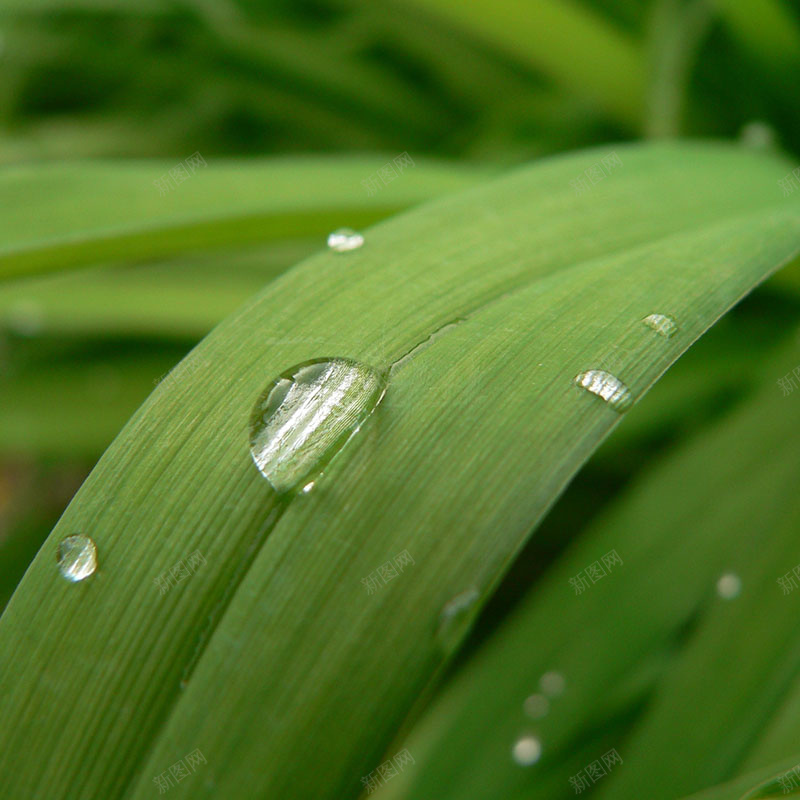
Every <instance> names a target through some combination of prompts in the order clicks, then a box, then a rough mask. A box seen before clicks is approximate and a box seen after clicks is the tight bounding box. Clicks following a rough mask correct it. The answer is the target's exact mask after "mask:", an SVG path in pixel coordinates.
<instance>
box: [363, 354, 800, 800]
mask: <svg viewBox="0 0 800 800" xmlns="http://www.w3.org/2000/svg"><path fill="white" fill-rule="evenodd" d="M795 352H796V346H795V345H794V343H792V345H791V346H783V347H781V348H780V350H779V351H778V352H777V353H773V354H772V355H771V356H770V358H769V359H767V360H766V363H765V364H764V365H763V366H762V367H761V368H760V370H759V372H760V383H761V390H760V391H759V392H758V393H757V394H756V395H755V396H754V397H752V398H750V399H748V400H747V401H746V402H745V403H743V404H742V405H741V406H740V407H739V408H736V409H735V410H734V412H732V413H731V414H729V415H727V417H726V418H723V419H722V420H720V421H719V422H718V423H717V424H715V425H713V426H712V427H710V428H709V429H708V430H706V431H703V432H702V433H701V434H700V435H698V436H696V437H694V438H693V439H691V440H689V441H688V442H686V443H685V444H684V445H683V446H682V447H680V448H678V449H677V450H675V451H674V452H672V453H671V454H669V455H668V456H667V457H665V458H664V459H663V460H662V461H660V462H657V463H656V465H655V466H654V467H653V468H652V469H651V470H650V471H649V473H646V474H645V475H643V476H642V477H641V478H640V479H639V480H638V481H637V483H636V484H635V485H634V486H633V487H632V488H631V489H630V490H629V491H628V492H626V493H625V494H624V495H623V496H621V497H620V498H619V500H618V501H617V502H616V503H614V504H613V506H612V507H611V508H610V509H608V510H607V512H606V513H604V514H603V515H602V516H601V517H600V518H599V519H598V520H597V521H596V523H595V524H593V525H592V526H590V528H589V529H588V530H587V531H586V532H584V533H582V535H581V536H580V538H579V539H578V540H577V541H576V542H575V544H574V545H573V546H572V547H571V548H570V549H569V550H568V551H567V552H566V553H565V554H564V556H563V557H562V558H561V559H560V560H559V561H558V562H557V563H556V564H555V565H554V566H553V567H552V568H551V569H550V570H549V571H548V574H547V576H546V578H545V579H544V581H543V583H542V584H541V585H539V586H537V587H535V588H534V590H533V591H532V592H531V593H530V597H529V599H528V600H527V602H526V603H525V604H524V605H523V606H522V608H521V609H519V611H518V612H517V613H516V614H515V615H514V616H513V617H512V619H511V620H509V622H508V623H507V624H506V625H505V626H504V628H503V630H502V631H501V632H499V633H498V634H497V635H496V636H495V637H494V638H493V639H492V640H491V642H490V643H489V644H488V645H487V646H486V647H484V648H483V649H482V650H481V651H479V653H478V654H477V656H476V658H475V659H474V661H473V662H471V663H470V664H468V665H467V667H466V668H465V670H464V672H463V673H462V674H461V675H460V676H459V677H458V678H457V679H456V681H455V683H454V685H453V686H452V687H451V688H450V689H449V690H448V691H446V692H445V693H444V695H443V696H442V697H441V699H440V700H438V702H437V703H435V704H434V706H433V707H432V708H431V710H430V711H429V713H428V714H427V715H426V717H425V718H424V719H423V720H422V721H421V723H420V725H419V726H418V729H415V730H414V731H413V732H412V733H411V736H410V738H409V739H408V741H407V742H406V743H405V746H407V747H408V748H409V750H410V751H411V752H413V753H414V754H415V757H416V759H417V761H418V764H419V767H418V769H417V771H416V772H409V774H408V785H403V782H402V781H396V782H395V781H393V782H392V784H391V785H390V786H387V792H386V796H388V797H403V798H424V797H430V796H431V794H432V793H433V792H434V791H436V795H437V797H441V798H442V799H443V800H446V799H447V798H451V797H453V798H455V797H460V798H483V797H487V796H489V794H490V793H491V792H495V793H496V794H497V796H500V797H507V798H516V797H526V798H539V797H541V798H545V797H552V796H554V793H555V792H557V791H559V786H560V792H561V793H563V792H565V790H566V791H569V789H570V787H569V784H568V782H567V778H568V777H569V776H570V775H576V774H578V773H579V772H580V771H581V770H582V769H583V768H584V767H585V766H586V764H588V763H590V762H593V761H595V760H597V759H599V758H600V757H601V755H602V754H603V753H606V752H607V751H608V750H610V749H612V748H614V749H617V750H618V752H619V753H620V755H621V757H622V758H623V762H624V766H622V767H614V768H612V770H611V771H610V773H609V774H608V775H607V776H606V777H604V778H603V780H602V782H601V783H598V785H597V786H596V787H595V791H596V792H598V793H599V795H600V796H603V797H643V796H647V797H648V798H654V799H655V798H674V797H676V795H679V794H682V793H684V792H690V791H696V790H697V789H700V788H702V787H703V786H705V785H709V784H714V783H717V782H719V781H722V780H726V779H727V778H729V777H730V776H732V775H733V774H735V772H736V770H737V768H738V765H739V764H740V763H741V760H742V759H743V757H744V756H745V755H746V753H747V752H748V748H752V747H753V745H754V743H755V742H756V741H757V739H758V737H759V736H760V735H762V733H763V730H764V729H765V728H766V727H767V721H768V720H769V719H770V716H771V715H773V714H775V713H776V703H777V702H778V700H779V699H780V698H781V697H782V696H783V694H784V693H785V692H786V690H787V686H788V685H789V683H790V681H791V680H792V679H793V676H794V675H795V674H796V668H797V652H798V647H797V636H796V634H795V635H794V636H792V633H791V631H792V628H793V627H796V620H795V614H794V606H793V605H791V604H790V603H787V600H791V598H786V597H784V596H782V594H781V591H780V589H779V587H778V585H777V583H776V578H777V577H778V576H780V575H782V574H784V573H785V572H786V571H787V570H788V569H790V568H791V567H792V566H793V565H794V562H795V561H796V558H794V560H793V556H792V552H793V549H794V548H795V541H794V538H795V537H794V533H795V530H796V525H795V523H794V520H795V519H796V516H797V513H798V512H800V507H799V504H798V500H800V498H796V497H795V496H794V495H796V493H794V495H793V493H792V491H791V488H790V487H791V486H793V485H795V484H796V483H797V480H798V478H800V474H798V473H800V465H798V461H797V458H796V457H795V454H794V453H792V452H791V448H786V447H784V446H783V443H784V442H786V441H788V440H789V439H790V437H791V436H792V433H791V432H792V431H794V430H796V429H797V425H798V418H800V407H798V405H797V403H794V402H791V400H789V399H788V398H785V397H783V396H782V393H781V391H780V389H779V388H778V387H777V386H776V385H775V382H774V377H773V376H775V375H780V374H783V373H784V372H785V371H786V364H787V361H788V360H789V359H791V358H792V357H793V354H794V353H795ZM790 498H792V500H791V501H790ZM787 503H789V504H788V505H787ZM764 530H769V532H770V535H769V537H765V536H763V535H761V532H762V531H764ZM612 551H614V552H616V553H617V554H618V555H619V556H620V558H621V559H622V561H623V564H622V565H616V566H613V567H612V568H611V572H610V573H609V574H607V575H606V576H605V577H602V578H600V579H599V580H598V582H597V583H596V584H592V583H589V581H588V580H587V584H588V587H585V588H584V589H583V590H582V591H581V593H580V594H579V595H577V596H576V591H574V590H573V587H572V586H571V585H570V579H571V578H574V577H575V576H578V575H580V574H581V573H583V572H584V571H585V570H586V568H587V567H588V566H589V565H591V564H592V563H594V562H597V561H600V560H601V559H602V556H603V555H604V554H607V553H609V552H612ZM731 573H732V574H735V575H737V576H739V578H740V579H741V583H742V587H743V588H742V592H741V596H739V597H736V598H735V599H733V600H731V601H728V602H726V601H725V600H723V599H721V598H719V597H717V596H716V594H715V590H714V585H715V583H716V582H717V579H718V578H719V577H720V576H721V575H723V574H731ZM767 612H769V613H767ZM753 620H762V621H763V623H762V624H760V625H758V626H756V629H755V630H751V629H752V628H753V625H752V621H753ZM687 631H690V632H687ZM742 631H748V635H747V636H742V635H741V633H742ZM652 666H655V667H656V669H652ZM551 670H557V671H559V672H561V673H563V674H564V676H565V678H566V684H567V690H566V691H565V692H564V695H563V696H561V697H557V698H554V699H552V700H551V703H550V711H549V713H548V714H547V715H546V716H545V717H544V718H542V719H537V720H532V719H531V718H530V717H528V716H527V715H526V713H525V711H524V706H523V703H524V700H525V698H527V697H528V696H530V695H533V694H536V693H539V692H540V689H539V685H538V682H539V677H540V676H541V675H543V674H544V673H546V672H548V671H551ZM626 686H628V687H630V686H632V687H633V691H632V690H631V689H630V688H625V687H626ZM645 699H648V700H649V703H648V705H647V707H646V708H647V711H646V713H644V714H642V713H641V712H640V707H641V704H642V702H643V700H645ZM698 708H701V709H702V710H703V713H702V714H698V713H697V710H698ZM625 716H633V724H629V725H628V726H627V728H626V729H623V730H621V731H614V727H613V726H614V722H615V721H616V720H618V719H619V718H621V717H625ZM794 719H795V720H796V716H795V717H794ZM787 722H788V720H787ZM527 731H532V732H534V733H535V734H536V735H537V736H538V737H539V738H540V740H541V742H542V758H541V760H540V761H539V762H538V763H537V764H536V765H535V766H534V767H530V768H527V769H526V768H522V767H520V766H519V765H517V764H516V763H514V761H513V760H512V758H511V748H512V746H513V743H514V742H515V740H516V739H517V737H519V736H520V735H522V734H524V733H526V732H527ZM481 732H483V734H484V735H483V736H481ZM595 732H596V733H595ZM787 733H788V731H787ZM593 734H594V735H593ZM587 738H590V740H591V741H592V753H593V754H591V755H590V757H589V758H588V759H584V760H581V759H582V758H583V754H582V753H580V752H578V748H579V747H580V746H581V745H582V744H583V743H584V742H585V740H586V739H587ZM476 741H480V742H481V746H480V748H478V749H477V752H476V747H475V742H476ZM790 742H791V744H792V745H794V749H796V741H794V740H790V739H789V738H788V737H784V742H783V749H782V750H777V749H776V750H773V752H771V753H770V754H769V757H762V758H760V759H759V761H758V762H757V763H752V764H751V767H752V768H753V769H755V768H756V767H758V766H761V767H763V765H764V764H765V763H767V764H768V763H770V762H774V761H776V760H778V759H780V758H786V757H788V755H789V754H790V753H791V752H792V749H793V748H792V746H791V745H790ZM665 754H669V757H668V758H667V757H665ZM443 787H447V788H446V789H444V788H443ZM379 796H380V795H379Z"/></svg>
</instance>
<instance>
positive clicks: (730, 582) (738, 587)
mask: <svg viewBox="0 0 800 800" xmlns="http://www.w3.org/2000/svg"><path fill="white" fill-rule="evenodd" d="M741 591H742V579H741V578H740V577H739V576H738V575H736V574H734V573H733V572H726V573H725V574H724V575H722V576H720V579H719V580H718V581H717V594H718V595H719V596H720V597H721V598H722V599H723V600H733V599H734V598H735V597H738V596H739V593H740V592H741Z"/></svg>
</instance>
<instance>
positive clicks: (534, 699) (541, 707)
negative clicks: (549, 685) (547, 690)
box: [522, 694, 550, 719]
mask: <svg viewBox="0 0 800 800" xmlns="http://www.w3.org/2000/svg"><path fill="white" fill-rule="evenodd" d="M522 708H523V709H524V711H525V713H526V714H527V715H528V716H529V717H531V719H541V718H542V717H546V716H547V712H548V711H550V701H549V700H548V699H547V698H546V697H545V696H544V695H543V694H532V695H531V696H530V697H526V698H525V702H524V703H523V704H522Z"/></svg>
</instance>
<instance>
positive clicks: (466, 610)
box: [436, 588, 480, 650]
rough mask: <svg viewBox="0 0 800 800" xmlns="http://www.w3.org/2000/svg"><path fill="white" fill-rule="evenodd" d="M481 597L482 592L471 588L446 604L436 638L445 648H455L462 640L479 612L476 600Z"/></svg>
mask: <svg viewBox="0 0 800 800" xmlns="http://www.w3.org/2000/svg"><path fill="white" fill-rule="evenodd" d="M479 597H480V592H479V591H478V590H477V589H475V588H471V589H467V591H465V592H461V594H457V595H456V596H455V597H454V598H453V599H452V600H450V601H448V602H447V603H446V604H445V607H444V608H443V609H442V612H441V614H439V627H438V628H437V630H436V638H437V639H438V640H439V644H440V645H441V646H442V647H443V648H444V649H445V650H451V649H453V648H455V647H456V645H458V643H459V642H460V641H461V639H462V637H463V636H464V634H465V633H466V631H467V629H468V628H469V626H470V623H471V622H472V620H473V619H474V617H475V614H476V613H477V606H476V602H477V600H478V598H479Z"/></svg>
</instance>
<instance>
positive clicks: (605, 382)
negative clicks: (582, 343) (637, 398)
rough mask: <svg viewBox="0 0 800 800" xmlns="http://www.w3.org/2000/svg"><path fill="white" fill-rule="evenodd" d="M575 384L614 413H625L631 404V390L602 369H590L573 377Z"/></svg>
mask: <svg viewBox="0 0 800 800" xmlns="http://www.w3.org/2000/svg"><path fill="white" fill-rule="evenodd" d="M575 383H576V384H577V385H578V386H580V387H581V388H582V389H586V391H587V392H591V393H592V394H595V395H597V396H598V397H600V398H602V399H603V400H605V401H606V403H608V404H609V406H611V408H613V409H614V411H620V412H622V411H627V410H628V409H629V408H630V406H631V404H632V403H633V397H632V395H631V390H630V389H629V388H628V387H627V386H626V385H625V384H624V383H623V382H622V381H621V380H620V379H619V378H617V377H615V376H614V375H612V374H611V373H610V372H606V371H605V370H602V369H590V370H588V371H587V372H581V373H580V374H579V375H576V376H575Z"/></svg>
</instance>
